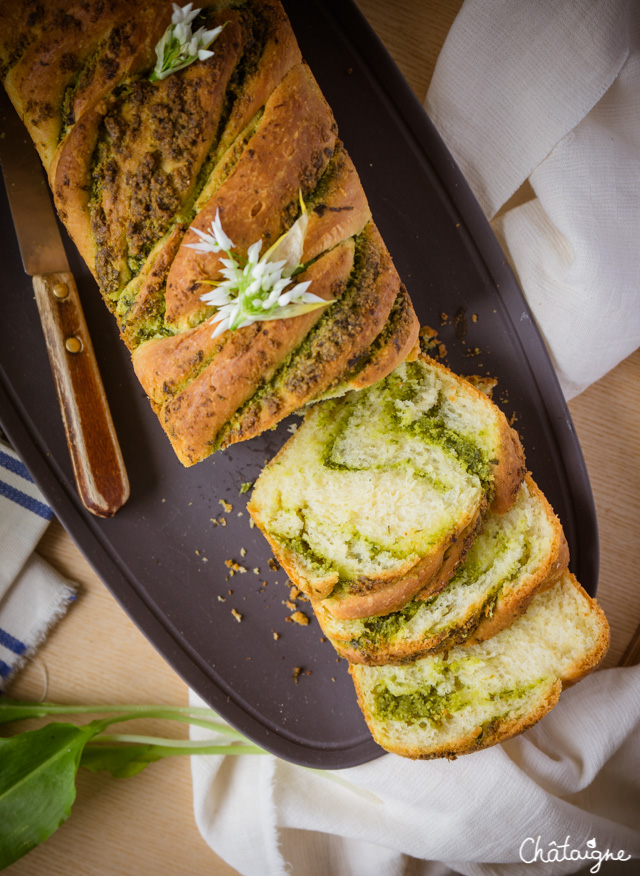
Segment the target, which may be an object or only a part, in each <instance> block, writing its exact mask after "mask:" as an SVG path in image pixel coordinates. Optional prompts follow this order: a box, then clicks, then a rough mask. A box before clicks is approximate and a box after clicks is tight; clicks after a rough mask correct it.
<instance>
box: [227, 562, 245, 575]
mask: <svg viewBox="0 0 640 876" xmlns="http://www.w3.org/2000/svg"><path fill="white" fill-rule="evenodd" d="M224 564H225V566H226V567H227V568H228V569H229V574H230V575H234V574H235V573H236V572H240V573H241V574H244V572H246V571H247V570H246V569H245V567H244V566H241V565H240V563H236V561H235V560H225V561H224Z"/></svg>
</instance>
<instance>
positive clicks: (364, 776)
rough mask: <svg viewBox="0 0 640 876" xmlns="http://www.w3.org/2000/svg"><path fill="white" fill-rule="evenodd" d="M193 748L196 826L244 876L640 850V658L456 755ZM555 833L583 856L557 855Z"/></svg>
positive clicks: (493, 864)
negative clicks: (288, 756)
mask: <svg viewBox="0 0 640 876" xmlns="http://www.w3.org/2000/svg"><path fill="white" fill-rule="evenodd" d="M190 699H191V703H192V704H194V705H195V704H197V705H202V702H201V701H200V700H199V699H198V697H196V696H195V694H193V693H192V694H191V698H190ZM192 737H193V738H194V739H206V738H210V736H209V734H208V733H207V731H205V730H202V729H199V728H193V730H192ZM191 760H192V774H193V788H194V806H195V817H196V822H197V825H198V828H199V830H200V833H201V834H202V836H203V837H204V839H205V840H206V841H207V843H208V844H209V845H210V846H211V848H212V849H214V850H215V852H216V853H217V854H218V855H220V856H221V857H222V858H223V859H224V860H225V861H227V862H228V863H229V864H231V866H233V867H235V868H236V870H238V871H239V872H240V873H242V874H243V876H284V874H286V873H289V874H290V876H327V874H331V876H370V874H372V873H375V874H376V876H400V874H403V873H408V872H410V873H411V874H412V876H418V874H419V876H440V874H442V873H443V872H447V871H446V868H445V866H444V865H442V864H437V863H435V862H437V861H446V862H448V864H447V865H446V866H449V867H451V868H453V869H454V871H455V872H457V873H462V874H465V876H489V874H492V876H542V874H544V876H547V874H550V876H554V874H560V873H574V872H576V870H578V869H580V868H581V867H584V866H590V865H593V863H594V861H595V860H596V859H595V857H592V858H591V859H587V858H586V855H587V854H591V855H592V856H593V855H596V854H598V853H599V854H601V855H604V854H605V852H606V851H607V850H609V851H610V853H611V854H613V855H616V856H619V857H616V860H623V859H628V858H629V857H630V856H633V857H640V830H639V829H638V828H639V826H640V666H634V667H630V668H627V669H606V670H602V671H601V672H597V673H595V674H593V675H592V676H590V677H589V678H586V679H585V680H584V681H582V682H580V684H579V685H577V686H576V687H574V688H571V689H569V690H567V691H565V692H564V693H563V694H562V697H561V700H560V703H559V704H558V706H556V708H555V709H554V710H553V711H552V712H550V713H549V714H548V715H547V716H546V717H545V718H544V719H543V720H542V721H541V722H540V723H539V724H537V725H536V726H535V727H534V728H533V729H531V730H529V731H528V733H526V734H524V735H523V736H519V737H517V738H515V739H511V740H509V741H508V742H505V743H503V744H502V745H498V746H495V747H494V748H490V749H487V750H485V751H481V752H477V753H476V754H473V755H466V756H464V757H461V758H459V759H458V760H455V761H446V760H433V761H410V760H406V759H404V758H400V757H396V756H395V755H391V754H388V755H384V756H383V757H382V758H380V759H379V760H376V761H372V762H371V763H368V764H364V765H362V766H359V767H353V768H351V769H345V770H339V771H336V772H335V773H331V774H323V773H316V772H314V771H310V770H306V769H304V768H303V767H298V766H294V765H292V764H289V763H286V762H285V761H282V760H279V759H278V758H275V757H272V756H270V755H269V756H264V757H257V756H254V755H244V756H239V757H234V758H223V757H201V756H198V757H193V758H192V759H191ZM336 777H337V778H338V780H339V781H340V782H342V783H344V784H337V783H336V781H335V778H336ZM538 837H539V838H540V839H539V840H538ZM567 838H568V839H567ZM594 840H595V843H594V842H593V841H594ZM536 843H537V848H538V849H539V850H540V851H539V852H536ZM552 844H556V845H557V846H558V847H561V846H562V845H563V844H566V846H565V852H564V856H565V857H566V858H570V857H571V854H572V852H573V854H574V860H568V861H560V862H559V863H553V862H551V863H549V856H550V850H551V849H552V848H553V845H552ZM536 854H537V855H538V860H537V861H535V862H532V863H530V861H532V859H533V858H534V857H535V856H536ZM542 855H543V856H544V858H545V859H546V860H545V859H543V858H542V857H541V856H542ZM577 855H580V856H581V857H579V858H578V857H576V856H577ZM411 858H413V859H421V860H411Z"/></svg>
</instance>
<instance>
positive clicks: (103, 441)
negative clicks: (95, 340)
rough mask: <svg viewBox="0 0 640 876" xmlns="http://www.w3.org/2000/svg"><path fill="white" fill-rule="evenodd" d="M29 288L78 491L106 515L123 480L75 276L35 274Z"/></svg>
mask: <svg viewBox="0 0 640 876" xmlns="http://www.w3.org/2000/svg"><path fill="white" fill-rule="evenodd" d="M33 289H34V292H35V297H36V303H37V305H38V310H39V311H40V319H41V322H42V328H43V331H44V335H45V340H46V343H47V351H48V354H49V361H50V363H51V369H52V371H53V376H54V379H55V384H56V390H57V393H58V399H59V401H60V409H61V411H62V418H63V421H64V428H65V432H66V436H67V442H68V444H69V452H70V454H71V461H72V464H73V472H74V475H75V479H76V485H77V488H78V493H79V494H80V498H81V499H82V503H83V504H84V506H85V507H86V508H87V509H88V510H89V511H91V513H92V514H96V515H97V516H98V517H111V516H112V515H113V514H115V513H116V511H117V510H118V509H119V508H120V507H121V506H122V505H123V504H124V503H125V502H126V500H127V498H128V497H129V481H128V478H127V473H126V470H125V466H124V461H123V459H122V453H121V451H120V446H119V444H118V439H117V437H116V433H115V429H114V426H113V420H112V419H111V413H110V411H109V407H108V404H107V399H106V396H105V392H104V387H103V385H102V379H101V378H100V373H99V371H98V365H97V362H96V359H95V355H94V352H93V346H92V344H91V339H90V337H89V332H88V330H87V326H86V323H85V319H84V315H83V313H82V308H81V306H80V299H79V297H78V290H77V288H76V284H75V280H74V278H73V275H72V274H70V273H67V272H62V273H57V274H46V275H35V276H34V277H33ZM63 289H66V294H63V295H60V294H59V293H60V292H61V291H62V290H63ZM69 344H70V345H71V346H69ZM69 353H73V355H69Z"/></svg>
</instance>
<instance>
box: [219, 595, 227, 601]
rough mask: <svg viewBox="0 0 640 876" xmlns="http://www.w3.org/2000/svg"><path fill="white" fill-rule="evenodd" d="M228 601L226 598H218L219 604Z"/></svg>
mask: <svg viewBox="0 0 640 876" xmlns="http://www.w3.org/2000/svg"><path fill="white" fill-rule="evenodd" d="M226 601H227V600H226V599H225V598H224V596H218V602H226Z"/></svg>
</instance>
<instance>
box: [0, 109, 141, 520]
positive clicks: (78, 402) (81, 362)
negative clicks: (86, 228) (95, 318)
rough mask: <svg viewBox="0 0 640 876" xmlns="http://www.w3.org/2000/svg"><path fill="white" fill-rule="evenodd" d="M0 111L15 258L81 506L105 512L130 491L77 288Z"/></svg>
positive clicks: (29, 149)
mask: <svg viewBox="0 0 640 876" xmlns="http://www.w3.org/2000/svg"><path fill="white" fill-rule="evenodd" d="M0 117H1V119H2V133H1V134H0V164H1V165H2V173H3V176H4V181H5V185H6V189H7V196H8V198H9V205H10V207H11V216H12V219H13V224H14V226H15V231H16V236H17V238H18V244H19V247H20V254H21V256H22V263H23V265H24V269H25V271H26V273H27V274H29V275H30V276H31V278H32V282H33V291H34V293H35V299H36V304H37V306H38V311H39V314H40V321H41V323H42V329H43V332H44V337H45V341H46V345H47V353H48V355H49V362H50V365H51V370H52V372H53V377H54V381H55V386H56V391H57V394H58V401H59V403H60V410H61V413H62V420H63V422H64V429H65V434H66V438H67V444H68V446H69V453H70V456H71V462H72V465H73V473H74V477H75V481H76V487H77V490H78V494H79V496H80V499H81V500H82V503H83V505H84V506H85V508H87V509H88V510H89V511H90V512H91V513H92V514H95V515H97V516H98V517H111V516H113V515H114V514H115V513H116V511H117V510H118V509H119V508H120V507H121V506H122V505H123V504H124V503H125V502H126V500H127V498H128V496H129V480H128V478H127V472H126V469H125V465H124V461H123V458H122V453H121V450H120V445H119V444H118V439H117V437H116V432H115V428H114V425H113V420H112V418H111V413H110V411H109V406H108V403H107V398H106V395H105V392H104V387H103V385H102V380H101V378H100V372H99V370H98V363H97V362H96V358H95V354H94V352H93V346H92V344H91V338H90V337H89V332H88V329H87V324H86V322H85V318H84V314H83V312H82V307H81V304H80V298H79V296H78V289H77V287H76V282H75V279H74V277H73V274H72V273H71V271H70V270H69V263H68V261H67V256H66V254H65V251H64V247H63V244H62V238H61V237H60V231H59V229H58V225H57V222H56V218H55V213H54V210H53V205H52V203H51V198H50V195H49V186H48V184H47V182H46V179H45V176H44V173H43V167H42V164H41V162H40V158H39V157H38V154H37V152H36V150H35V147H34V146H33V144H32V143H31V141H30V139H28V135H27V132H26V130H25V128H24V126H23V124H22V122H21V121H20V119H19V118H18V115H17V114H16V112H15V111H14V110H13V108H12V107H11V106H10V105H8V102H7V101H6V98H4V96H3V100H2V104H1V113H0Z"/></svg>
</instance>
